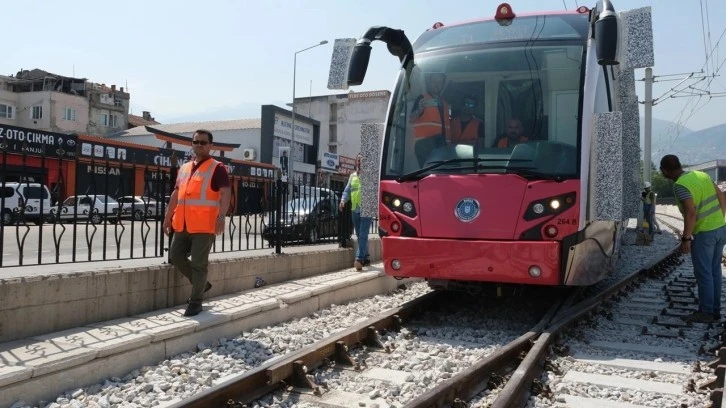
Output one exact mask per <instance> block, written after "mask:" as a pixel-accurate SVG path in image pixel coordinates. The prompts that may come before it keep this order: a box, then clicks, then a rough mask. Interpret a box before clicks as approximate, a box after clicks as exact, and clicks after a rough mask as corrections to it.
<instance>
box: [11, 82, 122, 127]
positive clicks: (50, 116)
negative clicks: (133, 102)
mask: <svg viewBox="0 0 726 408" xmlns="http://www.w3.org/2000/svg"><path fill="white" fill-rule="evenodd" d="M129 102H130V95H129V93H128V92H124V88H123V87H122V88H119V89H116V85H111V87H107V86H106V85H105V84H96V83H93V82H89V81H88V80H86V79H85V78H72V77H66V76H62V75H56V74H52V73H49V72H46V71H43V70H39V69H33V70H30V71H26V70H21V71H20V72H18V73H17V75H15V76H0V124H1V125H11V126H19V127H24V128H31V129H36V130H41V131H46V132H58V133H65V132H70V133H72V132H79V133H88V134H94V135H99V136H103V135H107V134H109V133H113V132H117V131H118V130H120V129H126V128H127V127H128V112H129Z"/></svg>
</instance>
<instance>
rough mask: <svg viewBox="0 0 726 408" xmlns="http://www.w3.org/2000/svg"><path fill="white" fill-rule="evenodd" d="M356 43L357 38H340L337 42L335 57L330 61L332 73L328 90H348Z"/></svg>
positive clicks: (334, 50) (329, 74) (334, 49)
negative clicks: (352, 56)
mask: <svg viewBox="0 0 726 408" xmlns="http://www.w3.org/2000/svg"><path fill="white" fill-rule="evenodd" d="M356 42H357V40H356V39H355V38H338V39H336V40H335V43H334V44H333V56H332V57H331V59H330V71H329V72H328V89H340V90H346V89H348V70H349V67H350V64H351V55H352V54H353V48H354V47H355V45H356ZM369 55H370V51H369ZM367 65H368V63H367V62H366V66H367ZM364 74H365V73H364Z"/></svg>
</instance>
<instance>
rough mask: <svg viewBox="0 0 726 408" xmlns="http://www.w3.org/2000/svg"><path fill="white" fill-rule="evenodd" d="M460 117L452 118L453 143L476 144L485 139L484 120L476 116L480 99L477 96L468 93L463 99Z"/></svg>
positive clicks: (451, 141)
mask: <svg viewBox="0 0 726 408" xmlns="http://www.w3.org/2000/svg"><path fill="white" fill-rule="evenodd" d="M461 105H462V108H461V113H460V114H459V117H457V118H454V119H452V120H451V140H449V142H450V143H451V144H468V145H472V146H474V145H475V144H476V143H477V140H484V121H482V120H481V119H479V118H477V117H476V116H474V112H475V111H476V107H477V105H478V101H477V99H476V97H475V96H473V95H467V96H465V97H464V99H463V100H462V101H461Z"/></svg>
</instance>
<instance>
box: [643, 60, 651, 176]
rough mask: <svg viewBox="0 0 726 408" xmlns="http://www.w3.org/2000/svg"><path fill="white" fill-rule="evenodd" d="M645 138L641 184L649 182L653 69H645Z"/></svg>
mask: <svg viewBox="0 0 726 408" xmlns="http://www.w3.org/2000/svg"><path fill="white" fill-rule="evenodd" d="M643 104H644V105H645V137H644V140H643V145H644V146H643V182H646V181H647V182H650V181H651V179H650V176H651V175H650V162H651V157H650V156H651V154H650V147H651V137H652V131H653V68H650V67H648V68H646V69H645V100H644V101H643Z"/></svg>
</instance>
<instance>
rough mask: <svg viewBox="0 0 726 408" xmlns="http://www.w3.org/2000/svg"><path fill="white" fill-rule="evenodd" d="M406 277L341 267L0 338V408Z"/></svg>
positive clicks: (378, 268)
mask: <svg viewBox="0 0 726 408" xmlns="http://www.w3.org/2000/svg"><path fill="white" fill-rule="evenodd" d="M407 282H410V280H401V281H398V280H395V279H393V278H390V277H387V276H385V274H384V273H383V268H382V264H380V263H378V264H373V265H371V266H370V267H367V268H366V269H365V270H364V271H363V272H356V271H355V270H354V269H353V268H346V269H343V270H340V271H337V272H332V273H327V274H324V275H320V276H313V277H308V278H301V279H295V280H292V281H289V282H284V283H279V284H272V285H268V286H264V287H262V288H252V289H248V290H243V291H241V292H238V293H235V294H228V295H223V296H218V297H215V298H212V299H210V301H209V302H206V303H205V304H204V311H203V312H202V313H201V314H199V315H197V316H194V317H191V318H188V317H184V316H183V313H184V309H185V307H184V306H185V305H184V306H179V307H172V308H165V309H161V310H158V311H154V312H147V313H142V314H138V315H134V316H131V317H124V318H120V319H114V320H110V321H106V322H102V323H96V324H89V325H85V326H81V327H76V328H73V329H68V330H63V331H59V332H55V333H50V334H44V335H38V336H31V337H29V338H26V339H22V340H16V341H10V342H5V343H0V408H5V407H9V406H10V405H11V404H13V403H14V402H16V401H18V400H24V401H25V402H26V403H27V404H33V403H37V402H38V401H41V400H46V401H47V400H54V399H55V398H56V397H57V396H58V395H59V394H61V393H63V392H64V391H67V390H69V389H72V388H80V387H85V386H90V385H93V384H96V383H99V382H102V381H103V380H104V379H106V378H109V377H114V376H116V377H123V376H125V375H126V374H128V373H129V372H131V371H133V370H134V369H138V368H141V367H143V366H145V365H154V364H157V363H158V362H160V361H163V360H164V359H167V358H171V357H173V356H175V355H177V354H179V353H183V352H186V351H190V350H194V349H195V348H196V347H197V344H199V343H210V342H212V341H214V340H216V339H218V338H220V337H228V338H229V337H235V336H238V335H239V334H240V333H241V332H242V331H245V330H249V329H251V328H255V327H263V326H266V325H272V324H277V323H280V322H283V321H286V320H289V319H292V318H297V317H303V316H308V315H310V314H312V313H314V312H316V311H318V310H320V309H322V308H324V307H327V306H329V305H331V304H334V303H335V304H340V303H345V302H348V301H351V300H354V299H358V298H362V297H367V296H372V295H376V294H380V293H387V292H391V291H393V290H395V289H396V288H397V287H398V286H399V285H401V284H403V283H407Z"/></svg>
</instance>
